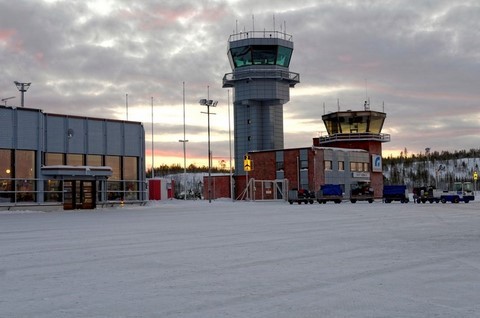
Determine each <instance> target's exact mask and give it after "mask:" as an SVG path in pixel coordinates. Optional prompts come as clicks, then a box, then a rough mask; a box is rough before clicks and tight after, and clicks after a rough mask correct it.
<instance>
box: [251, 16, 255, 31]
mask: <svg viewBox="0 0 480 318" xmlns="http://www.w3.org/2000/svg"><path fill="white" fill-rule="evenodd" d="M252 31H253V32H254V33H255V15H253V14H252Z"/></svg>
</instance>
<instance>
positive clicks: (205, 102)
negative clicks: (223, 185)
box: [199, 99, 218, 203]
mask: <svg viewBox="0 0 480 318" xmlns="http://www.w3.org/2000/svg"><path fill="white" fill-rule="evenodd" d="M199 103H200V105H203V106H207V112H206V113H205V112H202V114H207V118H208V202H209V203H212V186H211V184H212V152H211V151H210V114H213V115H215V113H210V107H215V106H217V104H218V101H213V100H211V99H201V100H200V101H199Z"/></svg>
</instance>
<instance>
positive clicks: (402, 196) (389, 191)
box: [383, 184, 409, 203]
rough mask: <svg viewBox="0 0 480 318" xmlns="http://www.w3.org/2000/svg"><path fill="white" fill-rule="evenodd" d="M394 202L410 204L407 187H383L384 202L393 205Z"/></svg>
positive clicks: (400, 185) (401, 185)
mask: <svg viewBox="0 0 480 318" xmlns="http://www.w3.org/2000/svg"><path fill="white" fill-rule="evenodd" d="M392 201H400V202H401V203H408V201H409V199H408V193H407V186H406V185H403V184H399V185H384V186H383V202H385V203H391V202H392Z"/></svg>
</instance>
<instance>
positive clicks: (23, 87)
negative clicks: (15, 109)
mask: <svg viewBox="0 0 480 318" xmlns="http://www.w3.org/2000/svg"><path fill="white" fill-rule="evenodd" d="M14 83H15V85H16V86H17V89H18V90H19V91H20V92H21V93H22V94H21V96H22V102H21V104H20V106H22V107H23V106H24V101H25V100H24V98H25V97H24V95H25V92H26V91H27V90H28V89H29V88H30V84H32V83H20V82H17V81H15V82H14Z"/></svg>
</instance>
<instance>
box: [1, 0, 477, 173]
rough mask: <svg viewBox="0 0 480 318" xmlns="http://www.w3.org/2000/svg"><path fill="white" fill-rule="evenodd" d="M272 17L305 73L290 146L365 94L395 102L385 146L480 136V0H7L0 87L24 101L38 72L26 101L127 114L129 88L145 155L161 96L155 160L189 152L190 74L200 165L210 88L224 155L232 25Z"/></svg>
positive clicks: (451, 143)
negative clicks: (23, 88) (23, 89)
mask: <svg viewBox="0 0 480 318" xmlns="http://www.w3.org/2000/svg"><path fill="white" fill-rule="evenodd" d="M253 17H254V18H253ZM274 20H275V29H276V30H277V31H279V30H283V31H285V27H286V32H287V33H289V34H291V35H292V36H293V41H294V45H295V49H294V54H293V58H292V62H291V65H290V71H293V72H298V73H300V83H299V84H298V85H296V87H295V88H293V89H291V100H290V102H289V103H288V104H286V105H285V106H284V125H285V147H286V148H289V147H303V146H309V145H311V144H312V138H313V137H316V136H318V134H319V133H324V132H325V127H324V125H323V122H322V120H321V116H322V115H323V114H324V111H325V112H332V111H336V110H337V109H338V107H340V109H341V110H347V109H352V110H360V109H362V108H363V102H364V101H365V99H366V97H367V96H368V98H369V99H370V103H371V109H372V110H377V111H383V110H384V111H385V112H386V113H387V119H386V121H385V125H384V129H383V132H384V133H388V134H391V142H389V143H385V144H384V145H383V149H384V155H385V154H388V153H391V152H395V151H396V152H398V151H401V150H403V149H404V148H407V149H408V152H410V153H413V152H415V153H419V152H424V151H425V150H424V149H425V148H426V147H429V148H431V149H432V151H435V150H436V151H442V150H460V149H467V150H468V149H471V148H480V134H479V133H480V129H479V128H480V127H479V122H480V107H479V106H480V105H479V104H480V85H479V84H480V75H479V74H480V37H479V30H480V2H478V1H476V0H471V1H468V0H464V1H442V0H435V1H433V0H432V1H363V0H362V1H283V0H282V1H277V0H276V1H253V0H247V1H227V0H218V1H182V0H174V1H136V2H132V1H122V0H111V1H99V0H95V1H55V0H50V1H14V2H12V1H7V0H0V65H1V71H2V76H1V77H0V98H2V99H3V98H8V97H12V96H15V97H16V98H15V99H10V100H8V101H7V105H9V106H18V105H19V104H20V95H19V92H18V91H17V89H16V88H15V85H14V84H13V81H20V82H32V85H31V87H30V89H29V90H28V92H27V93H26V95H25V106H26V107H32V108H40V109H42V110H44V111H45V112H48V113H62V114H69V115H80V116H92V117H102V118H116V119H126V117H127V114H126V94H128V119H129V120H134V121H141V122H143V123H144V125H145V132H146V138H147V146H146V148H147V158H149V157H150V149H151V121H152V116H151V101H152V99H151V98H152V97H153V105H154V109H155V113H154V116H153V117H154V133H155V134H154V135H155V137H154V141H155V146H154V148H155V152H156V159H155V163H156V165H158V164H159V163H170V162H172V158H170V156H173V157H176V156H177V157H180V158H176V159H173V162H178V163H181V162H182V159H181V158H183V152H182V149H183V148H182V145H181V143H179V142H178V140H179V139H183V88H182V87H183V85H182V83H183V82H185V97H186V139H188V140H189V142H188V143H187V157H188V159H187V161H188V162H187V163H188V164H189V163H201V164H203V163H204V162H206V160H204V158H206V157H207V151H206V135H207V134H206V130H207V118H206V115H203V114H201V111H204V110H205V109H202V106H200V105H199V104H198V100H199V99H201V98H206V97H207V87H209V89H208V90H209V91H208V92H209V95H210V98H211V99H215V100H218V101H219V104H218V107H217V109H215V113H216V115H213V116H212V117H211V120H212V126H211V128H212V151H213V156H214V158H217V159H219V158H221V157H222V158H225V159H228V156H229V148H228V136H229V134H228V131H229V126H228V109H227V101H228V92H227V90H226V89H223V88H222V78H223V75H224V74H225V73H229V72H231V69H230V66H229V63H228V58H227V55H226V48H227V41H228V37H229V35H230V34H232V33H234V32H235V30H238V31H243V30H246V31H249V30H251V29H252V28H253V27H255V29H256V30H263V29H266V30H272V29H273V28H274V22H273V21H274ZM231 96H232V92H230V101H231ZM337 101H338V104H339V106H337ZM324 105H325V106H324ZM232 129H233V126H232ZM232 136H233V135H232ZM217 159H214V161H216V160H217ZM147 165H148V164H147Z"/></svg>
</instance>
